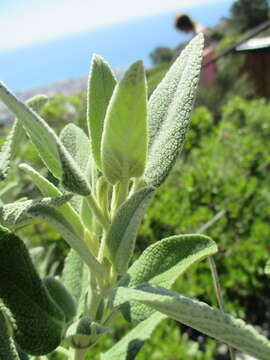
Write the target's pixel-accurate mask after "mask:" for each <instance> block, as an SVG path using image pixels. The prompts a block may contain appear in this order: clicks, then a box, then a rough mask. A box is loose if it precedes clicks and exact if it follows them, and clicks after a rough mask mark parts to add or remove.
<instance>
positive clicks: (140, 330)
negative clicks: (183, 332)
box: [101, 312, 166, 360]
mask: <svg viewBox="0 0 270 360" xmlns="http://www.w3.org/2000/svg"><path fill="white" fill-rule="evenodd" d="M165 318H166V315H164V314H161V313H158V312H157V313H155V314H153V315H151V316H150V317H149V318H148V319H146V320H144V321H142V322H141V323H140V324H139V325H137V326H135V327H134V328H133V329H132V330H131V331H130V332H129V333H128V334H127V335H126V336H124V337H123V339H121V340H120V341H119V342H118V343H117V345H115V346H114V347H113V348H112V349H111V350H109V351H107V352H106V353H105V354H102V356H101V360H126V359H134V358H135V357H136V355H137V354H138V352H139V351H140V349H141V348H142V346H143V344H144V343H145V341H146V340H148V339H149V338H150V337H151V335H152V332H153V331H154V330H155V328H156V326H157V325H158V324H159V323H160V322H161V321H162V320H164V319H165Z"/></svg>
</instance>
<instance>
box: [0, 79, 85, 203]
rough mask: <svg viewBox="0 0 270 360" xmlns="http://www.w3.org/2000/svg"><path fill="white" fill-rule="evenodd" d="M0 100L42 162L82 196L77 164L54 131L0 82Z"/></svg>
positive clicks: (70, 188)
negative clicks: (11, 113) (22, 128)
mask: <svg viewBox="0 0 270 360" xmlns="http://www.w3.org/2000/svg"><path fill="white" fill-rule="evenodd" d="M0 99H1V100H2V101H3V102H4V103H5V104H6V105H7V106H8V108H9V109H10V110H11V111H12V112H13V113H14V114H15V116H16V117H17V118H18V121H20V122H21V123H22V125H23V127H24V129H25V131H26V132H27V134H28V135H29V137H30V139H31V140H32V142H33V144H34V145H35V147H36V149H37V151H38V152H39V154H40V157H41V159H42V160H43V161H44V163H45V165H46V166H47V167H48V169H49V170H50V171H51V172H52V174H53V175H54V176H55V177H56V178H58V179H60V178H61V182H62V184H63V186H64V187H65V188H66V189H67V190H68V191H71V192H74V193H78V194H80V195H83V196H86V195H89V194H90V187H89V185H88V182H87V180H86V178H85V177H84V176H83V174H82V172H81V171H80V169H79V167H78V165H77V164H76V163H75V161H74V160H73V158H72V157H71V155H70V154H69V153H68V151H67V150H66V148H65V147H64V146H63V144H62V143H61V141H60V139H59V138H58V136H57V135H56V134H55V132H54V131H53V130H52V129H51V128H50V127H49V126H48V125H47V123H46V122H45V121H44V120H43V119H42V118H41V117H40V116H39V115H38V114H37V113H35V112H34V111H33V110H31V109H30V107H29V106H27V105H25V104H24V103H23V102H21V101H20V100H19V99H17V97H16V96H15V95H14V94H13V93H12V92H10V91H9V90H8V89H7V88H6V87H5V86H4V85H3V84H2V83H1V82H0Z"/></svg>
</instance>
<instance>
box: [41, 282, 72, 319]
mask: <svg viewBox="0 0 270 360" xmlns="http://www.w3.org/2000/svg"><path fill="white" fill-rule="evenodd" d="M42 281H43V284H44V285H45V287H46V289H47V290H48V292H49V294H50V296H51V298H52V299H53V301H54V302H55V303H56V305H57V306H58V307H59V308H60V309H61V310H62V311H63V313H64V315H65V320H66V322H67V323H68V322H70V320H72V319H73V318H74V316H75V315H76V304H75V300H74V299H73V297H72V295H71V294H70V293H69V292H68V290H67V289H66V288H65V286H64V285H63V284H62V283H61V282H60V281H59V280H57V279H56V278H54V277H52V276H46V277H45V278H44V279H42Z"/></svg>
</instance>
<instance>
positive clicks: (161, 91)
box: [144, 35, 203, 186]
mask: <svg viewBox="0 0 270 360" xmlns="http://www.w3.org/2000/svg"><path fill="white" fill-rule="evenodd" d="M202 48H203V37H202V36H201V35H198V36H197V37H196V38H195V39H194V40H193V41H191V42H190V43H189V45H188V46H187V47H186V49H185V50H184V51H183V52H182V54H181V55H180V56H179V58H178V59H177V60H176V61H175V63H174V64H173V66H172V67H171V69H170V70H169V71H168V73H167V74H166V76H165V77H164V79H163V80H162V81H161V83H160V84H159V86H158V87H157V89H156V90H155V91H154V93H153V94H152V96H151V98H150V101H149V106H148V126H149V138H148V147H149V151H148V159H147V166H146V169H145V175H144V177H145V180H146V182H147V183H148V184H150V185H153V186H159V185H160V184H161V183H162V182H163V181H164V179H165V178H166V176H167V175H168V173H169V171H170V170H171V168H172V166H173V165H174V162H175V160H176V157H177V155H178V154H179V152H180V151H181V148H182V147H183V144H184V140H185V135H186V132H187V130H188V127H189V118H190V115H191V111H192V108H193V104H194V100H195V95H196V88H197V84H198V80H199V75H200V68H201V58H202Z"/></svg>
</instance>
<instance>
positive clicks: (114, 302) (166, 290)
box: [0, 36, 270, 360]
mask: <svg viewBox="0 0 270 360" xmlns="http://www.w3.org/2000/svg"><path fill="white" fill-rule="evenodd" d="M202 48H203V39H202V36H198V37H196V38H195V39H194V40H192V41H191V42H190V44H189V45H188V46H187V48H186V49H185V50H184V51H183V53H182V54H181V55H180V57H179V58H178V59H177V60H176V62H175V63H174V64H173V66H172V67H171V69H170V70H169V71H168V73H167V75H166V76H165V78H164V80H163V81H162V82H161V84H160V85H159V86H158V88H157V89H156V91H155V92H154V93H153V95H152V97H151V99H150V101H149V102H148V104H147V98H146V88H147V87H146V78H145V72H144V68H143V65H142V63H141V62H136V63H134V64H133V65H132V66H131V67H130V68H129V69H128V71H127V72H126V74H125V75H124V77H123V79H122V80H121V81H120V82H119V83H117V81H116V78H115V76H114V74H113V72H112V70H111V69H110V67H109V65H108V64H107V63H106V62H105V60H103V59H102V58H101V57H99V56H97V55H95V56H94V57H93V60H92V64H91V71H90V75H89V82H88V84H89V86H88V95H87V101H88V104H87V116H86V124H85V125H87V126H85V128H88V134H85V133H84V132H83V130H81V129H80V128H79V127H77V126H76V125H75V124H70V125H67V126H66V127H65V128H64V129H63V130H62V132H61V134H60V136H58V135H57V134H56V133H55V132H54V131H53V130H52V129H51V128H50V127H49V126H48V124H47V123H46V122H45V120H43V119H42V118H41V117H40V116H39V115H38V114H37V111H38V106H37V107H34V103H31V104H30V103H29V104H26V105H25V104H23V103H22V102H21V101H20V100H18V99H17V98H16V96H15V95H14V94H13V93H11V92H10V91H9V90H8V89H6V87H5V86H4V85H3V84H1V83H0V99H1V100H2V101H3V102H4V103H5V104H6V105H7V106H8V107H9V109H10V110H11V111H12V112H13V113H14V115H15V116H16V121H15V123H14V125H13V127H12V129H11V132H10V134H9V136H8V138H7V140H6V142H5V144H4V146H3V148H2V153H1V154H0V178H4V177H5V176H6V174H7V170H8V167H9V166H10V159H12V156H14V144H16V142H17V141H18V140H17V139H18V134H23V135H24V134H26V135H27V136H28V137H29V138H30V140H31V141H32V143H33V144H34V146H35V147H36V149H37V151H38V153H39V155H40V157H41V159H42V161H43V163H44V165H45V166H46V167H47V169H48V170H49V171H50V172H51V173H52V174H53V175H54V176H55V177H56V178H57V179H58V180H59V182H58V184H59V185H58V186H56V185H54V184H53V183H52V182H50V181H49V180H48V179H47V178H46V177H45V176H43V175H41V174H40V173H39V172H38V171H37V170H36V169H33V168H32V167H31V166H29V165H27V164H21V165H20V168H21V169H22V170H23V171H24V172H25V173H26V174H27V175H28V177H29V179H30V180H31V181H32V183H33V184H34V185H35V186H36V187H37V188H38V190H39V191H40V193H41V195H42V196H43V198H41V199H40V200H33V199H27V200H25V201H17V202H14V203H12V204H1V206H0V225H2V226H5V227H6V228H8V229H4V228H2V229H1V231H0V235H1V236H0V298H2V300H3V302H4V306H5V307H7V308H9V310H10V312H11V315H12V319H14V321H13V322H11V324H10V327H9V328H8V331H6V330H7V329H6V328H5V327H1V328H0V358H1V355H2V353H3V351H4V353H5V359H9V358H10V359H11V360H17V358H18V356H17V354H16V352H13V350H12V349H15V348H14V346H13V345H12V344H14V341H15V343H17V344H18V345H19V347H20V348H21V349H22V350H23V351H24V352H26V353H28V354H34V355H41V354H42V355H43V354H47V353H49V352H51V351H53V350H56V351H57V349H56V348H57V347H58V345H59V344H60V343H61V345H62V346H64V347H67V348H68V351H69V350H70V359H72V360H78V359H80V360H82V359H84V358H85V355H86V353H87V352H88V350H89V348H90V347H92V346H94V345H95V343H96V342H98V341H100V339H102V335H103V334H105V333H106V334H107V336H110V334H111V328H112V327H113V319H114V316H115V315H117V314H119V313H120V312H122V314H123V315H124V317H125V318H126V319H127V320H128V321H134V322H137V323H138V324H137V325H136V326H135V327H134V328H133V329H132V330H131V331H130V332H129V333H128V334H127V335H126V336H124V337H123V338H122V339H121V340H120V341H119V342H118V343H117V344H115V346H113V347H112V348H111V349H108V351H107V352H105V353H104V354H102V355H101V358H102V359H103V360H107V359H108V360H109V359H115V360H118V359H119V360H126V359H129V360H132V359H134V358H135V357H136V355H137V353H138V352H139V350H140V349H141V347H142V346H143V344H144V342H145V341H146V340H147V339H149V337H150V336H151V334H152V332H153V330H154V329H155V327H156V326H157V325H158V324H159V323H160V322H161V321H162V320H163V319H164V318H165V317H171V318H173V319H176V320H178V321H180V322H182V323H184V324H187V325H189V326H191V327H194V328H195V329H198V330H200V331H201V332H203V333H205V334H208V335H209V336H212V337H214V338H215V339H218V340H219V341H224V342H225V343H227V344H229V345H231V346H233V347H235V348H236V349H239V350H241V351H243V352H246V353H247V354H250V355H252V356H255V357H257V358H258V359H262V360H264V359H269V356H270V355H269V354H270V353H269V352H270V343H269V341H268V340H267V339H266V338H264V337H263V336H261V335H259V334H258V333H257V332H256V331H255V330H254V329H253V328H252V327H250V326H247V325H245V324H244V323H243V322H242V321H240V320H237V319H234V318H233V317H232V316H230V315H228V314H225V313H223V312H221V311H219V310H217V309H215V308H212V307H210V306H209V305H207V304H203V303H200V302H198V301H196V300H195V299H192V298H189V297H185V296H183V295H181V294H178V293H175V292H173V291H171V290H170V289H171V287H172V285H173V284H174V282H175V281H176V280H177V278H178V277H179V276H180V275H181V274H182V273H183V272H184V271H186V270H188V268H189V266H191V265H192V264H193V263H194V262H196V261H200V260H202V259H204V258H205V257H208V256H210V255H213V254H214V253H215V252H217V246H216V244H215V243H214V241H213V240H211V239H210V238H208V237H206V236H203V235H198V234H196V235H176V236H171V237H169V238H166V239H163V240H160V241H157V242H156V243H155V244H153V245H151V246H149V247H148V248H147V249H146V250H145V251H144V252H143V253H142V254H141V256H139V257H138V258H137V261H135V262H133V264H131V265H130V263H132V259H133V258H134V257H133V255H134V249H135V244H136V237H137V234H138V231H139V227H140V224H141V222H142V221H143V217H144V214H145V211H146V208H147V206H148V204H149V202H150V200H151V199H152V198H153V197H154V195H155V192H156V186H159V185H161V183H162V182H163V180H164V179H165V178H166V176H167V175H168V172H169V171H170V169H171V168H172V166H173V164H174V162H175V160H176V157H177V156H178V154H179V151H180V150H181V147H182V146H183V142H184V138H185V134H186V131H187V129H188V124H189V118H190V113H191V110H192V106H193V103H194V99H195V93H196V86H197V82H198V78H199V72H200V63H201V58H202ZM39 99H40V100H42V101H41V102H36V105H37V104H39V105H42V102H44V101H45V98H43V97H39ZM31 107H32V108H31ZM13 186H16V184H15V185H14V184H13ZM37 221H45V222H47V223H48V224H49V225H50V226H53V227H54V228H55V229H56V230H57V231H58V232H59V233H60V234H61V236H62V238H63V239H64V240H65V241H66V242H67V243H68V245H69V246H70V248H71V250H70V252H69V254H68V256H67V258H66V260H65V264H64V269H63V274H62V278H61V279H59V280H58V279H55V278H51V277H50V278H45V279H43V280H42V279H40V278H39V276H38V274H37V272H36V270H35V268H34V266H33V264H32V262H31V259H30V256H29V253H28V250H27V248H26V247H25V245H24V243H23V241H22V240H21V239H20V238H19V237H18V236H17V232H19V231H20V228H21V227H22V226H26V225H28V224H30V223H33V222H37ZM12 231H16V235H15V234H14V233H12ZM157 240H159V239H157ZM1 321H2V323H3V317H1V311H0V322H1ZM3 349H4V350H3ZM60 350H61V351H63V348H62V349H60ZM1 351H2V353H1ZM90 351H91V349H90ZM14 354H15V355H14ZM13 355H14V356H13ZM10 356H13V357H10ZM16 356H17V357H16ZM26 356H27V355H26Z"/></svg>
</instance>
